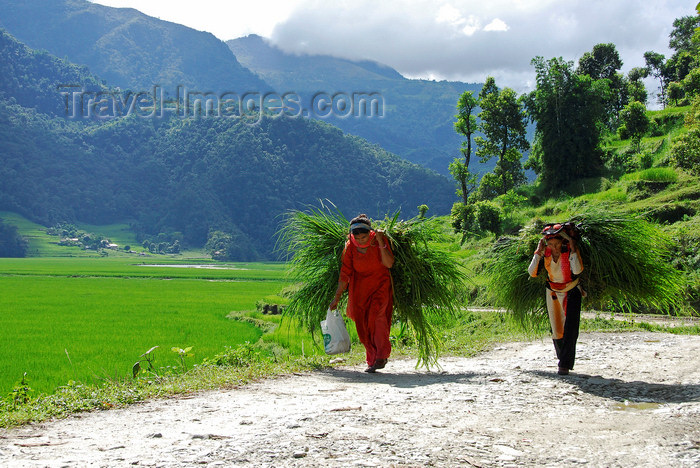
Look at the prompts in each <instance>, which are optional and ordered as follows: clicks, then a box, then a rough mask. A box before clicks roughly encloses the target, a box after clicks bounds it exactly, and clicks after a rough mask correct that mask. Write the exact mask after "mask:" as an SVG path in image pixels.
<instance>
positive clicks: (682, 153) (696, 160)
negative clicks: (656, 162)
mask: <svg viewBox="0 0 700 468" xmlns="http://www.w3.org/2000/svg"><path fill="white" fill-rule="evenodd" d="M671 159H672V161H673V163H674V164H675V166H676V167H678V168H681V169H685V170H686V171H688V172H690V173H691V174H694V175H700V128H694V129H691V130H690V131H689V132H688V133H686V134H684V135H681V136H680V137H679V138H678V139H677V140H676V141H675V143H674V144H673V146H672V147H671Z"/></svg>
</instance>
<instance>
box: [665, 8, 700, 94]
mask: <svg viewBox="0 0 700 468" xmlns="http://www.w3.org/2000/svg"><path fill="white" fill-rule="evenodd" d="M699 27H700V15H696V16H684V17H682V18H678V19H676V20H674V21H673V31H671V34H670V35H669V37H670V40H669V42H668V46H669V47H670V48H671V49H673V50H674V51H675V53H674V54H673V56H671V58H670V59H668V63H667V67H668V68H669V72H670V73H671V74H672V80H673V81H682V80H683V79H684V78H685V77H686V76H687V75H688V73H690V71H691V70H692V69H693V68H697V67H698V66H700V56H699V52H700V42H697V41H693V35H694V34H695V31H696V29H697V28H699Z"/></svg>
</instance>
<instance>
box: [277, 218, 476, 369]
mask: <svg viewBox="0 0 700 468" xmlns="http://www.w3.org/2000/svg"><path fill="white" fill-rule="evenodd" d="M398 217H399V213H396V214H395V215H393V216H392V217H387V218H385V219H384V220H383V221H382V222H380V223H377V225H376V226H375V228H377V227H379V228H382V229H384V230H385V233H386V235H387V237H388V238H389V240H390V242H391V247H392V251H393V252H394V266H393V267H392V269H391V274H392V279H393V286H394V320H396V321H399V322H402V323H404V324H408V325H409V327H410V329H411V330H412V332H413V335H414V338H415V340H416V343H417V346H418V351H419V358H418V364H419V365H423V366H426V367H430V366H431V365H434V364H436V363H437V356H438V353H439V339H438V336H437V333H436V332H435V330H434V328H433V327H432V325H431V318H433V317H437V316H440V315H443V314H452V313H455V312H456V311H457V310H458V309H459V306H460V304H461V302H462V300H463V298H464V284H465V280H466V277H465V274H464V271H463V270H462V268H461V267H460V265H459V264H458V263H457V262H456V260H455V259H454V257H452V256H450V255H449V254H448V253H447V252H442V251H440V250H438V249H436V248H435V247H434V246H431V245H430V244H429V242H431V241H439V240H442V239H441V238H442V236H443V233H442V226H441V224H440V223H439V222H438V221H437V220H435V219H433V218H413V219H410V220H408V221H399V220H398ZM349 227H350V222H349V221H348V219H347V218H346V217H345V216H344V215H343V214H342V213H341V212H340V211H338V210H337V209H336V208H335V207H334V206H333V207H327V206H323V205H322V207H321V208H311V209H309V210H308V211H306V212H302V211H294V212H292V213H290V214H289V216H288V218H287V221H286V223H285V224H284V226H283V228H282V230H281V231H280V241H281V243H282V245H284V247H285V248H286V250H287V252H288V253H289V255H290V257H291V261H290V272H291V274H292V276H293V278H294V279H295V281H297V282H298V283H299V284H300V286H299V288H298V289H297V290H296V291H295V292H294V293H293V295H292V298H291V300H290V303H289V306H288V307H287V308H286V309H285V312H286V313H289V314H292V315H294V316H296V317H297V318H298V319H299V320H301V322H302V323H303V324H304V325H305V326H306V327H307V328H308V329H309V330H311V331H314V330H315V329H316V328H317V327H318V326H319V323H320V321H321V320H322V319H323V318H324V317H325V313H326V310H327V308H328V305H329V304H330V303H331V301H332V299H333V296H334V294H335V290H336V287H337V284H338V278H339V276H340V267H341V262H342V253H343V249H344V248H345V243H346V241H347V240H348V230H349Z"/></svg>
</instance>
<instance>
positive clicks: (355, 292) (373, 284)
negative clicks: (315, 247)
mask: <svg viewBox="0 0 700 468" xmlns="http://www.w3.org/2000/svg"><path fill="white" fill-rule="evenodd" d="M386 248H387V249H390V247H389V245H388V243H387V246H386ZM340 280H341V281H343V282H346V283H348V308H347V315H348V317H350V318H351V319H352V320H353V321H354V322H355V328H356V329H357V335H358V337H359V338H360V342H361V343H362V344H363V345H364V347H365V350H366V353H367V364H368V365H370V366H371V365H373V364H374V361H376V360H377V359H388V358H389V355H390V354H391V343H390V342H389V332H390V329H391V313H392V310H393V306H394V298H393V294H392V289H391V273H390V272H389V269H388V268H387V267H385V266H384V264H382V254H381V251H380V249H379V245H378V244H377V243H376V241H373V242H372V243H371V244H370V246H369V247H367V251H366V252H365V253H361V252H359V251H358V249H357V247H355V246H354V245H353V244H352V243H351V241H349V240H348V241H347V243H346V244H345V250H343V265H342V267H341V269H340Z"/></svg>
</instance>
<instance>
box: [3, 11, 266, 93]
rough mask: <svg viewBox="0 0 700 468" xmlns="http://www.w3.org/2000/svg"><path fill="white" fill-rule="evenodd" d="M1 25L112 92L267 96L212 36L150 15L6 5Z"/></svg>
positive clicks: (21, 39) (262, 86) (228, 50)
mask: <svg viewBox="0 0 700 468" xmlns="http://www.w3.org/2000/svg"><path fill="white" fill-rule="evenodd" d="M0 27H4V28H6V29H7V30H8V31H9V32H10V33H11V34H12V35H14V36H15V37H17V38H18V39H19V40H20V41H22V42H24V43H26V44H27V45H29V46H30V47H32V48H34V49H45V50H47V51H49V52H50V53H52V54H53V55H56V56H58V57H66V58H67V59H68V60H70V61H71V62H73V63H76V64H80V65H87V66H88V67H89V68H90V70H91V71H92V72H93V73H96V74H98V75H99V76H100V77H102V78H103V79H105V80H107V82H109V83H110V85H112V86H120V87H122V88H129V89H134V90H136V89H138V90H149V89H151V88H152V87H153V86H154V85H160V86H162V87H164V88H165V89H166V91H168V92H169V93H171V94H174V93H175V92H176V87H177V86H178V85H182V86H186V87H188V88H193V89H197V90H199V91H212V92H215V93H217V94H221V93H224V92H241V93H242V92H245V91H250V90H254V91H263V90H264V89H266V88H267V86H266V85H265V84H264V83H263V82H262V80H260V79H259V78H258V77H256V76H255V75H254V74H252V73H251V72H250V71H249V70H247V69H245V68H244V67H242V66H241V64H240V63H238V61H237V60H236V57H235V56H234V55H233V54H232V53H231V51H230V49H229V48H228V47H227V46H226V44H225V43H223V42H222V41H220V40H219V39H217V38H216V37H214V36H213V35H212V34H210V33H206V32H201V31H196V30H194V29H191V28H187V27H185V26H182V25H179V24H175V23H170V22H167V21H161V20H159V19H157V18H153V17H149V16H146V15H144V14H143V13H140V12H138V11H136V10H134V9H129V8H110V7H105V6H101V5H97V4H93V3H90V2H88V1H86V0H50V1H49V0H23V1H21V2H18V1H16V0H0Z"/></svg>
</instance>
